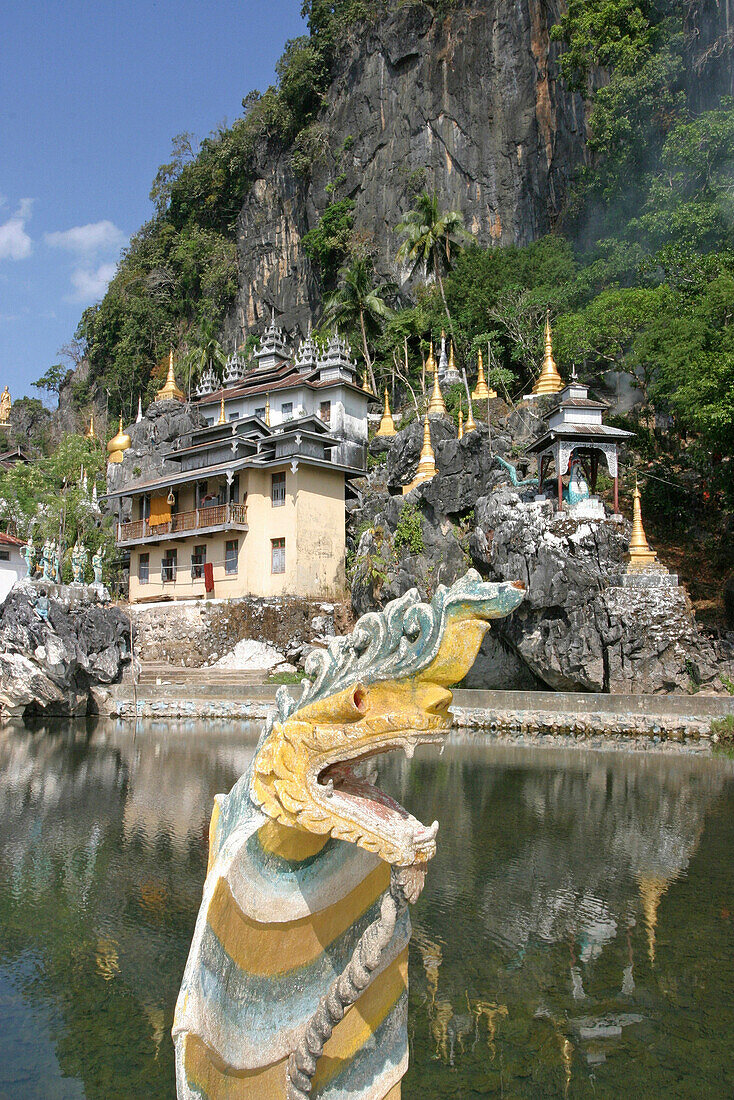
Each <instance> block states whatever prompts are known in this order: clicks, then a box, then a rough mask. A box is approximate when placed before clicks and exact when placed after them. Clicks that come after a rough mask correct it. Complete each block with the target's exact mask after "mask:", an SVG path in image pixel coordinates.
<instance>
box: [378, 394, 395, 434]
mask: <svg viewBox="0 0 734 1100" xmlns="http://www.w3.org/2000/svg"><path fill="white" fill-rule="evenodd" d="M395 434H396V433H395V421H394V420H393V418H392V413H391V412H390V402H389V401H388V398H387V386H385V409H384V411H383V414H382V420H381V421H380V426H379V428H378V429H377V435H395Z"/></svg>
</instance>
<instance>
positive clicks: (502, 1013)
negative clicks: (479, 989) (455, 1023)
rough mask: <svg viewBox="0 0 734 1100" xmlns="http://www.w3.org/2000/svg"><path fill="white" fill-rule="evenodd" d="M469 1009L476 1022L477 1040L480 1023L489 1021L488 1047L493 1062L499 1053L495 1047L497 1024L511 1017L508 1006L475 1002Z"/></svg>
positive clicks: (489, 1002) (488, 1002)
mask: <svg viewBox="0 0 734 1100" xmlns="http://www.w3.org/2000/svg"><path fill="white" fill-rule="evenodd" d="M469 1008H470V1010H471V1014H472V1016H473V1017H474V1019H475V1020H476V1026H477V1038H478V1037H479V1035H478V1031H479V1021H480V1020H481V1019H482V1018H484V1019H485V1020H486V1021H487V1046H488V1047H489V1049H490V1051H491V1053H492V1061H494V1058H495V1055H496V1053H497V1050H496V1047H495V1038H496V1036H497V1023H498V1021H499V1020H506V1019H507V1017H508V1016H509V1012H508V1011H507V1005H498V1004H497V1003H496V1002H495V1001H475V1002H474V1003H473V1004H471V1003H470V1005H469Z"/></svg>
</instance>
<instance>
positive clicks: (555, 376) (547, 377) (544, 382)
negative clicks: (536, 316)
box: [533, 310, 563, 394]
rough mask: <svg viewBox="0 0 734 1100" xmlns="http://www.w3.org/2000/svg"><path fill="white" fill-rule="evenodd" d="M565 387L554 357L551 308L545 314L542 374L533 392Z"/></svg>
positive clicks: (538, 392) (554, 391)
mask: <svg viewBox="0 0 734 1100" xmlns="http://www.w3.org/2000/svg"><path fill="white" fill-rule="evenodd" d="M562 389H563V379H562V378H561V376H560V374H559V373H558V368H557V367H556V361H555V359H554V358H553V339H552V337H551V324H550V310H548V311H547V312H546V315H545V355H544V356H543V366H542V367H541V368H540V374H539V375H538V379H537V381H536V383H535V385H534V386H533V393H535V394H545V393H560V392H561V390H562Z"/></svg>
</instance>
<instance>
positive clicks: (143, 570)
mask: <svg viewBox="0 0 734 1100" xmlns="http://www.w3.org/2000/svg"><path fill="white" fill-rule="evenodd" d="M149 580H150V554H141V555H140V557H139V558H138V584H147V583H148V581H149Z"/></svg>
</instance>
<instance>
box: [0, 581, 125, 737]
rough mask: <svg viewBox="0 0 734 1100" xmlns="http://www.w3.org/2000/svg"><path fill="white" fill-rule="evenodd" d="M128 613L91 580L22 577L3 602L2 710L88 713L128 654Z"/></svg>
mask: <svg viewBox="0 0 734 1100" xmlns="http://www.w3.org/2000/svg"><path fill="white" fill-rule="evenodd" d="M129 638H130V620H129V619H128V617H127V616H126V615H125V614H124V612H122V611H121V610H120V609H119V608H118V607H113V606H109V605H107V606H105V605H103V604H101V603H100V602H99V601H98V598H97V593H96V592H95V591H94V590H93V588H92V587H91V586H77V585H51V584H49V585H46V584H44V583H43V582H40V581H39V582H31V581H20V582H19V583H18V584H16V585H15V586H14V587H13V588H12V589H11V591H10V592H9V593H8V596H7V598H6V600H5V602H4V604H3V605H2V608H1V609H0V713H2V714H3V715H13V714H15V715H20V714H28V713H34V712H39V711H48V712H50V713H53V714H54V715H75V714H85V713H86V712H87V709H88V706H89V701H90V696H91V694H92V692H93V690H94V689H95V687H96V686H97V685H99V684H112V683H115V682H116V681H117V680H119V679H120V677H121V675H122V668H123V665H124V664H125V663H126V662H127V661H128V660H129V659H130V647H129Z"/></svg>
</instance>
